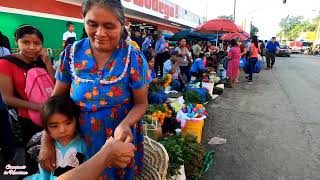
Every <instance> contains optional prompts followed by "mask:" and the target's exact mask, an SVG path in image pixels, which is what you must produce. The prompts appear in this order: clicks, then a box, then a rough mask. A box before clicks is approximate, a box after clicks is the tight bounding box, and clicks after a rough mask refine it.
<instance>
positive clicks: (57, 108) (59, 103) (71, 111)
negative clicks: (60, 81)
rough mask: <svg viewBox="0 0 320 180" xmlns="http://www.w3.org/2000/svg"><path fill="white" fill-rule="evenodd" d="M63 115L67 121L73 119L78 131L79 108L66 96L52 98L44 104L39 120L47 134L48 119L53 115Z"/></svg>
mask: <svg viewBox="0 0 320 180" xmlns="http://www.w3.org/2000/svg"><path fill="white" fill-rule="evenodd" d="M55 113H59V114H63V115H65V116H66V117H67V118H68V119H73V118H74V119H75V120H76V123H77V129H79V117H80V108H79V106H77V105H76V104H75V103H74V102H73V101H72V100H71V98H70V97H67V96H52V97H50V98H49V99H48V100H47V101H46V103H45V104H44V107H43V110H42V112H41V119H42V124H43V127H44V129H45V130H46V131H47V132H48V121H49V119H50V117H51V116H52V115H53V114H55Z"/></svg>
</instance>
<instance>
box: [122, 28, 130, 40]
mask: <svg viewBox="0 0 320 180" xmlns="http://www.w3.org/2000/svg"><path fill="white" fill-rule="evenodd" d="M128 36H129V33H128V31H127V29H126V28H125V27H123V29H122V33H121V38H122V39H127V37H128Z"/></svg>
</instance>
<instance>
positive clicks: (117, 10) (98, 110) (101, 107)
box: [40, 0, 151, 179]
mask: <svg viewBox="0 0 320 180" xmlns="http://www.w3.org/2000/svg"><path fill="white" fill-rule="evenodd" d="M82 13H83V17H84V21H85V30H86V33H87V34H88V38H86V39H83V40H81V41H79V42H76V43H74V44H73V46H69V47H67V48H66V50H65V53H64V54H63V55H62V57H61V63H60V67H59V69H58V70H57V73H56V79H57V83H56V86H55V89H54V92H53V95H68V94H70V97H71V98H72V99H73V101H75V102H76V103H77V104H78V105H79V106H80V107H81V117H80V128H81V133H82V135H83V136H84V138H85V140H86V144H87V153H88V154H87V155H88V156H89V157H92V156H93V155H94V154H95V153H96V152H98V151H99V150H100V148H101V147H102V146H103V145H104V143H105V141H106V139H108V138H109V137H111V136H113V137H114V138H115V139H118V140H121V141H124V142H132V143H133V144H134V145H135V146H136V152H135V158H134V160H132V162H131V163H130V164H129V165H128V166H127V168H125V169H118V168H114V167H108V168H106V169H105V171H104V173H103V174H102V176H101V177H102V179H132V178H133V176H134V174H139V173H140V172H141V170H142V166H143V157H144V155H143V145H142V142H143V134H142V124H141V121H140V119H141V118H142V116H143V115H144V113H145V111H146V108H147V105H148V101H147V94H148V93H147V92H148V90H147V85H148V83H149V82H150V81H151V78H150V77H149V75H148V64H147V62H146V60H145V58H144V56H143V55H142V54H141V53H140V52H138V51H137V50H136V49H134V48H133V47H131V46H130V45H127V43H126V41H125V40H124V39H125V38H126V37H121V34H122V31H123V30H124V21H125V17H124V13H123V7H122V4H121V1H119V0H84V1H83V4H82ZM42 143H44V146H42V149H41V152H40V161H41V162H42V166H44V167H45V168H46V169H52V168H54V167H53V162H54V161H52V159H55V158H54V157H52V155H50V154H54V153H53V147H52V146H53V145H52V143H51V142H50V139H49V138H48V136H46V135H44V136H43V139H42ZM50 163H51V164H50Z"/></svg>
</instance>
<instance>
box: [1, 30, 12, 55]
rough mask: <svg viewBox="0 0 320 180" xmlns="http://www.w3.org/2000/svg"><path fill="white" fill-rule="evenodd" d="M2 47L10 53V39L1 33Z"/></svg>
mask: <svg viewBox="0 0 320 180" xmlns="http://www.w3.org/2000/svg"><path fill="white" fill-rule="evenodd" d="M0 47H5V48H7V49H8V50H9V51H11V48H10V43H9V39H8V37H7V36H5V35H3V34H2V33H1V32H0Z"/></svg>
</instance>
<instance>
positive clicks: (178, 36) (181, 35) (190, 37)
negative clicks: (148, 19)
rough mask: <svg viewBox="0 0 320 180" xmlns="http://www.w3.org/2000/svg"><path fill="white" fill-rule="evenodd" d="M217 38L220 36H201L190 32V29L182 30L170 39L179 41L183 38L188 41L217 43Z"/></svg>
mask: <svg viewBox="0 0 320 180" xmlns="http://www.w3.org/2000/svg"><path fill="white" fill-rule="evenodd" d="M219 36H221V35H219V34H218V35H217V34H201V33H198V32H194V31H192V29H183V30H181V31H179V32H177V33H175V34H174V35H173V36H172V37H171V38H170V39H171V40H180V39H181V38H185V39H187V40H190V41H217V40H218V39H219Z"/></svg>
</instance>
